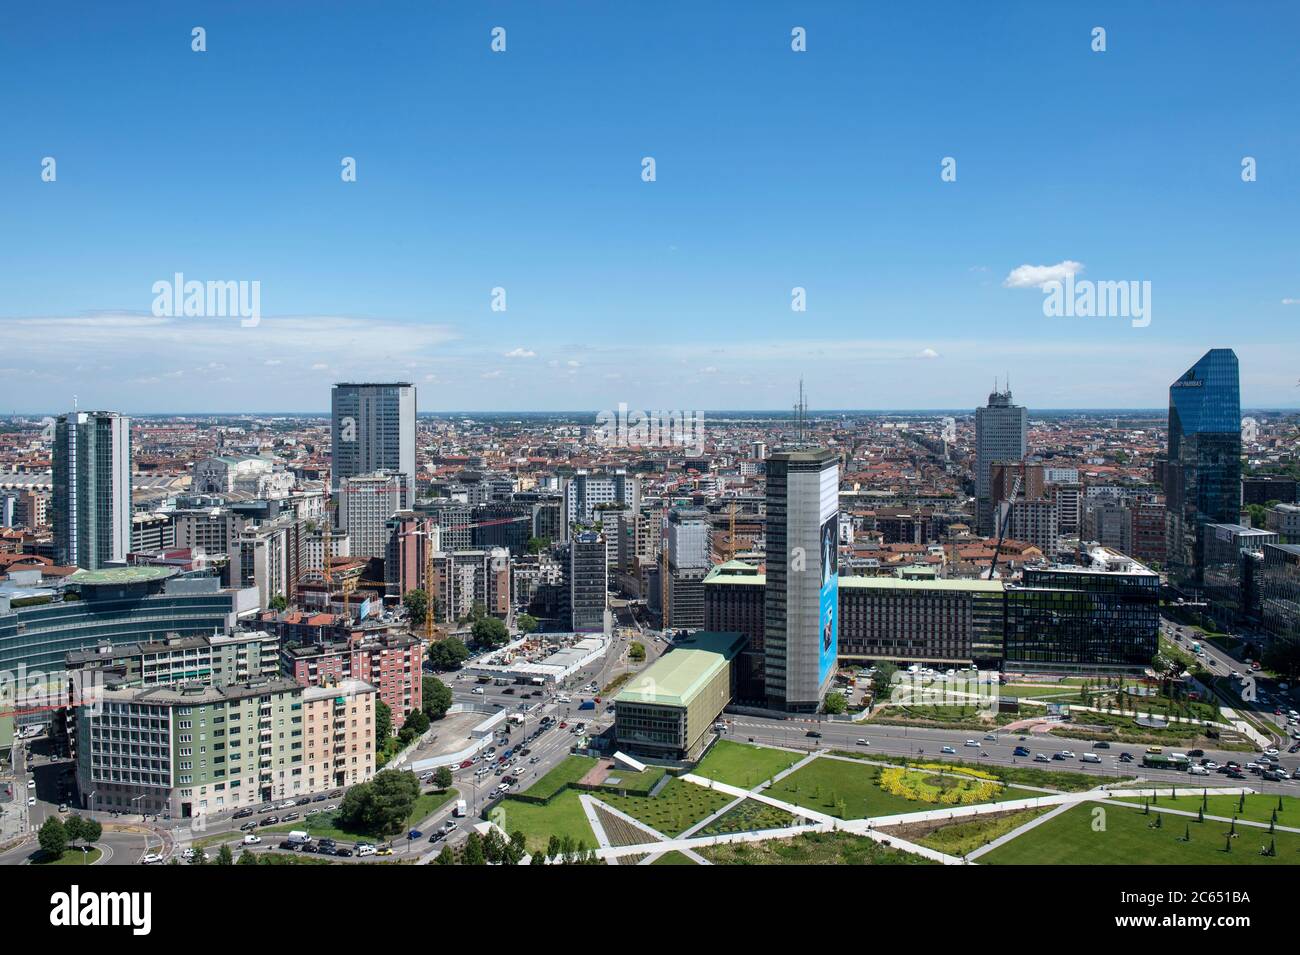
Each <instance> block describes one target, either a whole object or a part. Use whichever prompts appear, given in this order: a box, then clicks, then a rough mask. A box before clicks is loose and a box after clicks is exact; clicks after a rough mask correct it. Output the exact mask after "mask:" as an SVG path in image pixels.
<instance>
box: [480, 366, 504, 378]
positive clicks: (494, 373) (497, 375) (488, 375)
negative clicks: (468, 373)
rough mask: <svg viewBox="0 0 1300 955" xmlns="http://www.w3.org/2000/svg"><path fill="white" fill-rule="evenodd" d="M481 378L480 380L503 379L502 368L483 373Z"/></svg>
mask: <svg viewBox="0 0 1300 955" xmlns="http://www.w3.org/2000/svg"><path fill="white" fill-rule="evenodd" d="M479 377H480V378H500V377H501V369H500V368H494V369H492V370H491V371H485V372H483V374H481V375H480V376H479Z"/></svg>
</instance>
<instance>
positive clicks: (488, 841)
mask: <svg viewBox="0 0 1300 955" xmlns="http://www.w3.org/2000/svg"><path fill="white" fill-rule="evenodd" d="M483 855H484V856H485V857H486V858H487V861H488V862H491V863H493V864H495V865H499V864H501V863H502V862H504V861H505V860H506V840H505V839H504V838H502V836H501V833H500V832H499V831H497V830H496V829H489V830H488V834H487V835H486V836H485V837H484V839H483Z"/></svg>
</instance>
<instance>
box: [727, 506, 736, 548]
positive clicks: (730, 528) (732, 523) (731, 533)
mask: <svg viewBox="0 0 1300 955" xmlns="http://www.w3.org/2000/svg"><path fill="white" fill-rule="evenodd" d="M730 511H731V514H730V516H729V517H728V519H727V560H735V558H736V502H735V501H732V502H731V508H730Z"/></svg>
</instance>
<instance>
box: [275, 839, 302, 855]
mask: <svg viewBox="0 0 1300 955" xmlns="http://www.w3.org/2000/svg"><path fill="white" fill-rule="evenodd" d="M280 848H281V849H283V850H284V851H285V852H297V851H298V850H299V849H301V848H302V843H301V842H294V841H292V840H290V839H283V840H281V842H280Z"/></svg>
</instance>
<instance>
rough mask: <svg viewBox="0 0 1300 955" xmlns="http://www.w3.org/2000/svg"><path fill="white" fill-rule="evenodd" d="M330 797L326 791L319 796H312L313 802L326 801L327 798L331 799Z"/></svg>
mask: <svg viewBox="0 0 1300 955" xmlns="http://www.w3.org/2000/svg"><path fill="white" fill-rule="evenodd" d="M329 798H330V797H329V796H327V795H325V794H324V793H321V794H320V795H319V796H312V797H311V801H312V802H324V801H325V800H326V799H329Z"/></svg>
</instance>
